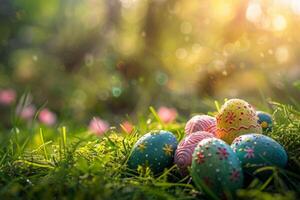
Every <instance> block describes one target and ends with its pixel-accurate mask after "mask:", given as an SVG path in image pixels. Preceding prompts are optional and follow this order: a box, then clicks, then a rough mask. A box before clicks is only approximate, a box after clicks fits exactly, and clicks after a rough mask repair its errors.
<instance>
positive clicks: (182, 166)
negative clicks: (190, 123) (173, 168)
mask: <svg viewBox="0 0 300 200" xmlns="http://www.w3.org/2000/svg"><path fill="white" fill-rule="evenodd" d="M213 137H214V135H213V134H212V133H209V132H206V131H197V132H195V133H193V134H191V135H187V136H186V137H185V138H183V139H182V140H181V142H180V143H179V145H178V147H177V149H176V152H175V159H174V162H175V164H176V165H177V166H178V168H179V171H180V173H181V175H183V176H186V175H188V167H190V166H191V164H192V155H193V152H194V150H195V148H196V146H197V144H198V143H199V142H200V141H202V140H203V139H206V138H213Z"/></svg>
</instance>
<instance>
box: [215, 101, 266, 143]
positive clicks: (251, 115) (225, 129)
mask: <svg viewBox="0 0 300 200" xmlns="http://www.w3.org/2000/svg"><path fill="white" fill-rule="evenodd" d="M216 118H217V131H216V137H218V138H220V139H222V140H224V141H225V142H227V143H228V144H231V142H232V141H233V140H234V138H236V137H238V136H239V135H243V134H247V133H262V128H261V126H260V124H259V123H258V117H257V116H256V112H255V109H254V108H253V107H252V106H251V105H250V104H249V103H247V102H246V101H244V100H241V99H231V100H228V101H227V102H225V104H224V105H223V106H222V108H221V110H220V112H219V114H218V115H217V116H216Z"/></svg>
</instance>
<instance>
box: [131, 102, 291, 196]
mask: <svg viewBox="0 0 300 200" xmlns="http://www.w3.org/2000/svg"><path fill="white" fill-rule="evenodd" d="M272 126H273V123H272V117H271V116H270V115H269V114H268V113H265V112H261V111H258V112H256V111H255V109H254V108H253V107H252V106H251V105H250V104H249V103H248V102H246V101H244V100H241V99H231V100H228V101H226V102H225V104H224V105H223V106H222V107H221V109H220V110H219V112H218V114H217V115H216V116H215V117H212V116H208V115H196V116H194V117H192V118H191V119H190V120H189V121H188V122H187V123H186V126H185V137H184V138H183V139H182V140H181V141H180V142H179V144H178V141H177V139H176V137H175V135H174V134H173V133H171V132H169V131H165V130H158V131H152V132H150V133H147V134H146V135H144V136H143V137H141V138H140V139H139V140H138V141H137V142H136V144H135V145H134V146H133V149H132V151H131V154H130V156H129V158H128V162H127V165H128V167H129V168H130V169H132V170H137V168H138V167H139V166H148V167H149V168H150V169H151V171H152V172H153V173H154V174H159V173H162V172H163V171H164V170H165V169H168V168H170V167H171V166H172V165H173V164H174V163H175V164H176V165H177V167H178V169H179V172H180V174H181V175H182V176H187V175H191V177H192V180H193V182H194V183H195V185H196V187H198V188H199V189H201V190H202V191H204V192H207V193H210V194H216V195H217V196H219V197H222V196H224V195H225V194H228V192H229V193H232V192H234V191H235V190H237V189H239V188H242V187H243V179H244V177H243V176H244V173H245V172H247V173H253V172H254V171H255V170H256V169H258V168H259V167H262V166H277V167H285V165H286V164H287V154H286V151H285V150H284V148H283V147H282V146H281V145H280V144H279V143H277V142H276V141H275V140H273V139H272V138H270V137H268V136H265V135H263V133H266V132H269V131H271V130H272Z"/></svg>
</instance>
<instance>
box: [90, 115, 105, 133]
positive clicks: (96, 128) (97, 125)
mask: <svg viewBox="0 0 300 200" xmlns="http://www.w3.org/2000/svg"><path fill="white" fill-rule="evenodd" d="M108 128H109V124H108V123H107V122H106V121H104V120H102V119H100V118H99V117H94V118H93V119H92V120H91V121H90V124H89V131H90V132H92V133H94V134H96V135H98V136H100V135H102V134H104V133H105V132H106V131H107V130H108Z"/></svg>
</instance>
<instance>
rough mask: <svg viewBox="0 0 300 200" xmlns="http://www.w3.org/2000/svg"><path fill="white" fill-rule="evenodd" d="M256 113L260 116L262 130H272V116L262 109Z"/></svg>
mask: <svg viewBox="0 0 300 200" xmlns="http://www.w3.org/2000/svg"><path fill="white" fill-rule="evenodd" d="M256 115H257V117H258V123H259V124H260V125H261V127H262V130H263V131H264V132H269V131H272V128H273V120H272V116H271V115H270V114H268V113H265V112H262V111H257V112H256Z"/></svg>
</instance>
